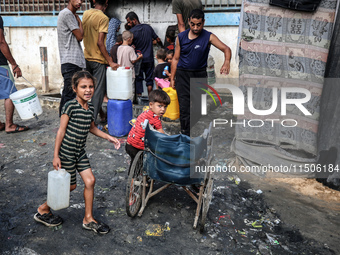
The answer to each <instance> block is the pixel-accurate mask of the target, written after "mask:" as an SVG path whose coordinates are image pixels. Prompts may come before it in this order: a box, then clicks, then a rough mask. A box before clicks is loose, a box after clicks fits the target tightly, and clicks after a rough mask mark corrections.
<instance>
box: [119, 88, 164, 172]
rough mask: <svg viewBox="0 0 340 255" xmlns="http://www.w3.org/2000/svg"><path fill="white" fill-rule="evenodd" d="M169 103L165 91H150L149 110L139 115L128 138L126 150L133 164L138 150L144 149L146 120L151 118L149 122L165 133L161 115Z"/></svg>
mask: <svg viewBox="0 0 340 255" xmlns="http://www.w3.org/2000/svg"><path fill="white" fill-rule="evenodd" d="M169 104H170V97H169V96H168V94H167V93H166V92H165V91H163V90H161V89H156V90H153V91H151V92H150V94H149V110H146V111H144V112H142V113H141V114H140V115H139V116H138V117H137V120H136V123H135V125H134V126H133V127H132V129H131V130H130V133H129V135H128V138H127V143H126V146H125V150H126V152H127V153H128V154H129V155H130V157H131V164H132V162H133V159H134V158H135V156H136V154H137V153H138V151H140V150H143V149H144V137H145V127H146V126H145V125H146V123H145V120H146V119H147V120H149V124H150V125H151V126H153V128H155V129H156V130H157V131H159V132H161V133H164V130H163V128H162V122H161V120H160V117H162V116H163V114H164V113H165V111H166V108H167V107H168V105H169ZM130 166H131V165H130Z"/></svg>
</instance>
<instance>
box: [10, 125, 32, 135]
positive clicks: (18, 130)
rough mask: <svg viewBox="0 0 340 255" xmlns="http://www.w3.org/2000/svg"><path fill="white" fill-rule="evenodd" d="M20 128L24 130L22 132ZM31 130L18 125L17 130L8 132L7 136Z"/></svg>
mask: <svg viewBox="0 0 340 255" xmlns="http://www.w3.org/2000/svg"><path fill="white" fill-rule="evenodd" d="M20 128H23V129H22V130H20ZM29 129H30V128H29V127H26V126H20V125H17V127H16V128H15V130H13V131H8V132H7V131H6V133H7V134H13V133H20V132H25V131H27V130H29Z"/></svg>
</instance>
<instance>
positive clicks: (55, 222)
mask: <svg viewBox="0 0 340 255" xmlns="http://www.w3.org/2000/svg"><path fill="white" fill-rule="evenodd" d="M34 219H35V221H37V222H40V223H42V224H44V225H45V226H48V227H56V226H59V225H60V224H61V223H63V219H62V218H60V217H59V216H55V215H53V214H52V212H51V211H50V212H49V213H44V214H43V215H41V214H40V213H36V214H35V215H34Z"/></svg>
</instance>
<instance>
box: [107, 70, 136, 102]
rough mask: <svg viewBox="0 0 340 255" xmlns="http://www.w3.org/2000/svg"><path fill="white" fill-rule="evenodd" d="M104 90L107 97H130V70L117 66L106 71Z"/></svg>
mask: <svg viewBox="0 0 340 255" xmlns="http://www.w3.org/2000/svg"><path fill="white" fill-rule="evenodd" d="M106 92H107V97H108V98H109V99H118V100H128V99H131V97H132V70H131V69H127V68H125V67H119V68H118V69H117V70H112V69H111V67H109V68H107V71H106Z"/></svg>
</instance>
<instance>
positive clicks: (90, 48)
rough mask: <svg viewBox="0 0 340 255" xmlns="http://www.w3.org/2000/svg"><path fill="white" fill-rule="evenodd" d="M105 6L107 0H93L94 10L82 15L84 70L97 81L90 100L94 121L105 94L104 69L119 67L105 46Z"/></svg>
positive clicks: (106, 28)
mask: <svg viewBox="0 0 340 255" xmlns="http://www.w3.org/2000/svg"><path fill="white" fill-rule="evenodd" d="M107 6H108V0H95V1H94V8H93V9H90V10H87V11H85V12H84V15H83V28H84V46H85V50H84V55H85V60H86V69H87V70H88V71H89V72H90V73H91V74H92V75H93V76H94V77H95V78H96V80H97V87H96V90H95V92H94V95H93V98H92V100H91V102H92V104H93V106H94V119H95V121H96V119H97V116H98V113H99V110H100V109H101V106H102V103H103V99H104V96H105V94H106V67H107V65H109V66H110V67H111V68H112V69H113V70H116V69H117V68H118V67H119V65H118V64H116V63H114V62H113V61H112V58H111V57H110V56H109V53H108V52H107V50H106V45H105V42H106V35H107V33H108V27H109V18H108V17H107V16H106V15H105V14H104V12H105V10H106V8H107Z"/></svg>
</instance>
